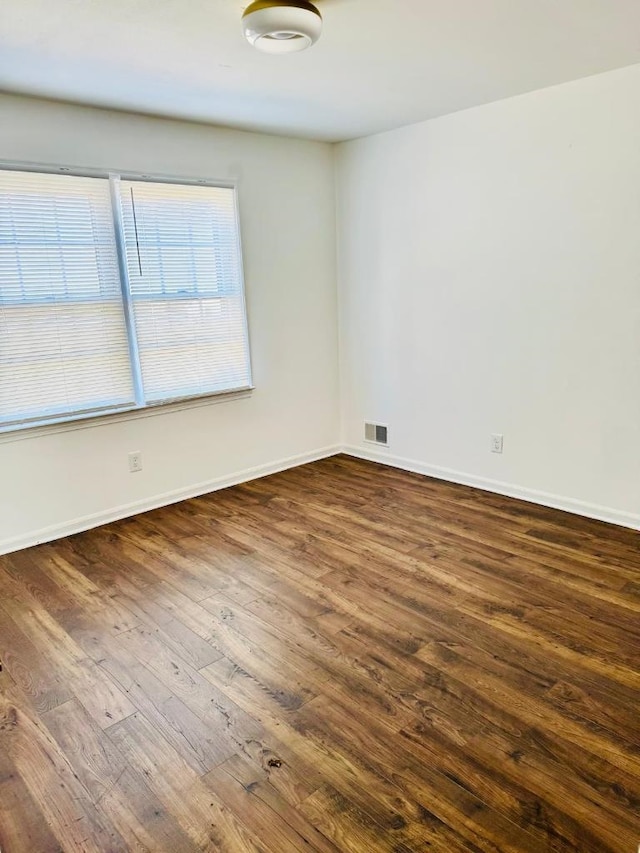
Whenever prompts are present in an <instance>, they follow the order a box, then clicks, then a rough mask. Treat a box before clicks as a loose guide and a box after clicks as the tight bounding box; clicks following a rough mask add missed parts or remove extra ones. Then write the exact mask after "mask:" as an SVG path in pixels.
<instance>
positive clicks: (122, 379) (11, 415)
mask: <svg viewBox="0 0 640 853" xmlns="http://www.w3.org/2000/svg"><path fill="white" fill-rule="evenodd" d="M249 387H251V373H250V362H249V346H248V339H247V328H246V315H245V307H244V293H243V281H242V264H241V256H240V241H239V233H238V224H237V213H236V199H235V191H234V190H233V189H231V188H228V187H215V186H208V185H202V184H175V183H160V182H153V183H152V182H150V181H146V180H131V179H125V178H121V177H119V176H114V175H111V176H109V177H81V176H76V175H69V174H56V173H51V174H50V173H40V172H27V171H9V170H0V430H7V429H16V428H19V427H25V426H32V425H35V424H43V423H50V422H55V421H62V420H72V419H75V418H80V417H88V416H90V415H96V414H101V413H107V412H114V411H127V410H131V409H141V408H145V407H147V406H152V405H157V404H160V403H166V402H169V401H174V400H181V399H185V398H190V397H200V396H206V395H210V394H219V393H223V392H230V391H237V390H242V389H246V388H249Z"/></svg>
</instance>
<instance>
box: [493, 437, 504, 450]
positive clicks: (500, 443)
mask: <svg viewBox="0 0 640 853" xmlns="http://www.w3.org/2000/svg"><path fill="white" fill-rule="evenodd" d="M503 447H504V436H503V435H501V434H500V433H494V434H493V435H492V436H491V452H492V453H502V448H503Z"/></svg>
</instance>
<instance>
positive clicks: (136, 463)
mask: <svg viewBox="0 0 640 853" xmlns="http://www.w3.org/2000/svg"><path fill="white" fill-rule="evenodd" d="M129 471H130V472H131V473H132V474H135V473H136V472H137V471H142V453H141V452H140V451H139V450H134V451H132V452H131V453H130V454H129Z"/></svg>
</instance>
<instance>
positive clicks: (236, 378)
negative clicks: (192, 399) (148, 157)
mask: <svg viewBox="0 0 640 853" xmlns="http://www.w3.org/2000/svg"><path fill="white" fill-rule="evenodd" d="M120 196H121V201H122V213H123V217H122V218H123V230H124V241H125V246H126V256H127V268H128V274H129V285H130V288H131V296H132V300H133V311H134V318H135V326H136V333H137V339H138V350H139V353H140V366H141V370H142V380H143V385H144V393H145V398H146V399H147V400H148V401H149V402H154V401H157V400H160V399H162V398H163V397H170V398H176V397H183V396H193V395H198V394H207V393H214V392H218V391H222V390H228V389H235V388H243V387H248V386H249V385H250V384H251V377H250V367H249V348H248V341H247V335H246V319H245V310H244V295H243V281H242V267H241V259H240V251H239V239H238V231H237V216H236V207H235V193H234V191H233V190H232V189H228V188H223V187H203V186H187V185H176V184H160V183H157V184H156V183H146V182H143V181H137V182H136V181H121V184H120Z"/></svg>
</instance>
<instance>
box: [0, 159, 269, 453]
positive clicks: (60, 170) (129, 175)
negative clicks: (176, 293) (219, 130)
mask: <svg viewBox="0 0 640 853" xmlns="http://www.w3.org/2000/svg"><path fill="white" fill-rule="evenodd" d="M0 171H18V172H35V173H41V174H53V175H69V176H72V177H81V178H101V179H103V180H106V181H108V183H109V194H110V198H111V211H112V216H113V229H114V237H115V243H116V249H117V258H118V270H119V274H120V288H121V298H122V309H123V313H124V318H125V324H126V328H127V339H128V346H129V362H130V367H131V375H132V381H133V386H134V394H135V399H136V402H135V404H134V405H124V406H117V407H113V408H110V409H100V410H95V409H93V410H86V411H84V412H78V413H74V414H71V415H69V414H63V415H60V416H59V417H55V416H54V417H49V418H47V417H43V418H42V419H39V420H32V421H29V422H24V423H16V422H14V423H10V424H1V423H0V442H2V441H3V439H4V440H6V439H11V438H16V437H20V436H21V434H24V433H25V432H27V433H30V434H31V435H33V436H34V437H35V435H36V434H38V435H39V434H47V433H49V432H59V431H66V429H73V428H74V427H76V428H79V427H80V426H86V427H89V426H97V425H99V423H100V422H101V421H103V420H104V421H105V422H108V421H112V422H113V421H122V420H128V419H129V418H131V417H144V416H147V415H152V414H153V415H156V414H160V413H161V412H162V410H165V409H166V410H167V411H171V410H180V409H185V408H192V407H200V406H203V405H207V404H208V403H221V402H226V401H230V400H235V399H242V398H244V397H247V396H250V395H251V392H252V391H254V390H255V385H254V384H253V369H252V368H253V366H252V359H251V334H250V322H249V310H248V306H247V293H246V291H247V288H246V280H245V274H244V258H243V253H242V243H243V241H242V230H241V224H240V220H241V217H240V200H239V193H238V180H237V179H236V178H231V179H229V178H226V179H217V178H193V177H186V176H174V175H166V174H153V173H150V172H132V171H130V170H118V169H95V168H89V167H87V168H85V167H78V166H66V165H55V164H50V163H34V162H21V161H15V160H14V161H8V160H0ZM120 180H123V181H141V182H147V183H155V184H172V185H179V186H195V187H198V186H205V187H214V188H217V189H230V190H232V191H233V195H234V211H235V233H236V241H237V248H238V259H239V261H238V262H239V268H240V276H241V287H240V298H241V302H242V310H243V316H244V324H243V331H244V337H245V341H246V345H247V374H248V385H246V386H244V385H243V386H241V387H239V388H232V389H225V390H221V391H211V392H207V393H204V394H188V395H182V396H176V397H171V398H165V399H162V400H155V401H152V402H146V401H145V400H144V393H143V389H142V376H141V370H140V359H139V354H138V342H137V336H136V332H135V319H134V316H133V297H132V295H131V288H130V284H129V274H128V268H127V258H126V247H125V242H124V226H123V214H122V205H121V199H120V197H119V182H120ZM179 298H180V297H176V299H179ZM183 298H186V297H183ZM211 298H216V297H211ZM70 301H74V300H70ZM75 301H78V300H75ZM88 301H89V300H88ZM14 304H16V305H29V304H33V303H31V302H30V301H29V300H25V301H24V302H19V303H14ZM38 304H50V303H49V302H48V301H47V302H43V303H38ZM76 422H84V423H76ZM33 431H36V432H35V433H34V432H33ZM24 437H29V436H24Z"/></svg>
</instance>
